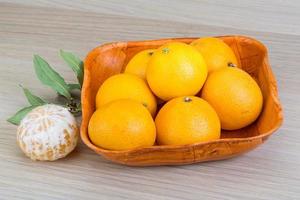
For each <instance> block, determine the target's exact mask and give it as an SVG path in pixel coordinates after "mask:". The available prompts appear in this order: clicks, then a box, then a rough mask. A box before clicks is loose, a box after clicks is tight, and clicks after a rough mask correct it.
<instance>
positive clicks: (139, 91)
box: [96, 74, 157, 115]
mask: <svg viewBox="0 0 300 200" xmlns="http://www.w3.org/2000/svg"><path fill="white" fill-rule="evenodd" d="M118 99H132V100H136V101H139V102H141V103H142V104H144V105H145V106H146V107H147V108H148V110H149V111H150V113H151V114H152V115H154V114H155V112H156V107H157V105H156V98H155V96H154V95H153V94H152V92H151V90H150V88H149V87H148V85H147V83H146V82H145V81H144V80H143V79H141V78H139V77H138V76H136V75H132V74H118V75H114V76H111V77H109V78H108V79H107V80H106V81H105V82H104V83H103V84H102V85H101V86H100V88H99V90H98V92H97V95H96V108H97V109H98V108H100V107H101V106H104V105H105V104H107V103H109V102H112V101H114V100H118Z"/></svg>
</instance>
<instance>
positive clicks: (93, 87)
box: [81, 36, 283, 166]
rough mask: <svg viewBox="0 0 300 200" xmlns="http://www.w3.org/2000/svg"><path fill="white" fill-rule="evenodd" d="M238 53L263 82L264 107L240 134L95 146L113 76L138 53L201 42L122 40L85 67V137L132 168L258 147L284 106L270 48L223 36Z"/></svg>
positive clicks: (200, 159)
mask: <svg viewBox="0 0 300 200" xmlns="http://www.w3.org/2000/svg"><path fill="white" fill-rule="evenodd" d="M219 38H221V39H222V40H223V41H224V42H226V43H227V44H228V45H229V46H230V47H231V48H232V49H233V51H234V52H235V54H236V56H237V58H238V60H239V63H240V66H241V68H242V69H243V70H245V71H246V72H248V73H249V74H250V75H251V76H252V77H253V78H254V79H255V80H256V81H257V83H258V84H259V86H260V88H261V90H262V93H263V97H264V106H263V110H262V113H261V114H260V116H259V118H258V119H257V120H256V121H255V122H254V123H253V124H251V125H250V126H248V127H245V128H243V129H240V130H236V131H222V134H221V139H219V140H216V141H211V142H204V143H196V144H190V145H180V146H167V145H163V146H158V145H155V146H152V147H147V148H140V149H133V150H126V151H111V150H106V149H102V148H100V147H97V146H95V145H94V144H93V143H92V142H91V141H90V139H89V136H88V123H89V120H90V117H91V115H92V114H93V112H94V111H95V96H96V93H97V90H98V88H99V87H100V85H101V84H102V83H103V82H104V81H105V79H107V78H108V77H110V76H112V75H114V74H118V73H121V72H123V70H124V67H125V66H126V64H127V63H128V61H129V60H130V59H131V58H132V56H133V55H135V54H136V53H138V52H139V51H141V50H144V49H149V48H157V47H159V46H161V45H163V44H165V43H167V42H171V41H180V42H185V43H190V42H192V41H193V40H194V39H196V38H173V39H161V40H151V41H137V42H116V43H110V44H105V45H102V46H99V47H97V48H95V49H93V50H92V51H91V52H90V53H89V54H88V55H87V57H86V60H85V63H84V83H83V88H82V97H81V101H82V124H81V138H82V140H83V142H84V143H85V144H86V145H87V146H88V147H89V148H91V149H92V150H94V151H95V152H96V153H98V154H100V155H102V156H104V157H105V158H107V159H109V160H111V161H113V162H116V163H121V164H125V165H131V166H153V165H182V164H190V163H197V162H203V161H211V160H221V159H226V158H230V157H234V156H237V155H239V154H242V153H244V152H247V151H249V150H251V149H254V148H255V147H257V146H258V145H260V144H262V143H263V142H264V141H265V140H266V139H268V137H269V136H270V135H271V134H272V133H273V132H274V131H275V130H276V129H278V128H279V126H280V125H281V123H282V120H283V116H282V108H281V105H280V102H279V99H278V93H277V86H276V81H275V77H274V75H273V73H272V70H271V68H270V65H269V61H268V54H267V49H266V48H265V46H264V45H263V44H262V43H260V42H258V41H257V40H255V39H252V38H249V37H244V36H221V37H219Z"/></svg>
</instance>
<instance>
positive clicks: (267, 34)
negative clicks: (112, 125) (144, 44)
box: [0, 0, 300, 200]
mask: <svg viewBox="0 0 300 200" xmlns="http://www.w3.org/2000/svg"><path fill="white" fill-rule="evenodd" d="M226 34H244V35H248V36H251V37H255V38H257V39H259V40H261V41H262V42H263V43H264V44H266V46H267V47H268V49H269V52H270V60H271V65H272V68H273V71H274V73H275V75H276V77H277V81H278V86H279V94H280V98H281V102H282V104H283V108H284V123H283V126H282V127H281V128H280V130H278V131H277V132H276V134H274V135H273V136H272V137H271V138H270V139H269V140H268V141H267V142H266V143H265V144H264V145H262V146H260V147H259V148H257V149H255V150H253V151H251V152H249V153H247V154H245V155H242V156H240V157H237V158H233V159H230V160H224V161H218V162H208V163H201V164H194V165H187V166H176V167H170V166H163V167H143V168H137V167H125V166H121V165H116V164H112V163H111V162H109V161H106V160H105V159H103V158H101V157H100V156H98V155H96V154H95V153H94V152H92V151H91V150H90V149H88V148H87V147H86V146H85V145H84V144H82V143H80V144H79V146H78V147H77V148H76V150H75V151H74V152H73V153H72V154H71V155H70V156H68V157H67V158H65V159H61V160H59V161H56V162H33V161H31V160H30V159H28V158H27V157H25V156H24V154H23V153H22V152H21V151H20V149H19V147H18V146H17V144H16V127H15V126H13V125H11V124H9V123H8V122H6V119H7V118H8V117H9V116H11V115H12V114H13V113H14V112H15V111H16V110H17V109H19V108H21V107H23V106H25V105H27V102H26V100H25V98H24V97H23V93H22V91H21V89H20V88H19V87H18V84H19V83H22V84H23V85H24V86H26V87H28V88H30V89H31V90H32V91H33V92H34V93H36V94H39V95H40V96H43V97H45V99H47V100H49V101H52V100H53V99H54V97H55V94H54V93H53V92H52V91H51V90H50V89H49V88H47V87H44V86H42V85H41V84H40V83H39V81H38V80H37V78H36V77H35V74H34V70H33V64H32V56H33V54H39V55H41V56H42V57H44V58H46V59H47V60H48V61H49V62H50V63H51V64H52V66H54V67H55V69H57V70H58V71H59V72H60V73H62V74H63V75H64V77H66V79H67V81H75V77H74V75H73V73H72V71H71V70H70V69H69V68H68V67H66V65H65V64H64V63H63V61H62V60H61V59H60V58H59V56H58V51H59V49H65V50H70V51H72V52H74V53H76V54H78V55H79V56H80V57H81V58H84V57H85V55H86V54H87V52H88V51H89V50H90V49H92V48H93V47H95V46H97V45H99V44H103V43H106V42H112V41H126V40H145V39H155V38H166V37H187V36H196V37H198V36H199V37H200V36H207V35H226ZM299 63H300V3H299V1H297V0H293V1H281V0H273V1H266V0H261V1H237V0H232V1H225V0H218V1H208V0H207V1H206V0H205V1H204V0H201V1H200V0H190V1H183V0H182V1H179V0H175V1H167V0H163V1H144V0H131V1H121V0H109V1H96V0H95V1H84V0H75V1H74V0H64V1H58V0H39V1H32V0H18V1H10V2H9V1H7V2H6V1H3V0H0V70H1V71H0V105H1V113H0V118H1V120H0V130H1V133H0V199H1V200H2V199H9V200H10V199H22V200H24V199H151V200H152V199H289V200H290V199H300V156H299V154H300V133H299V130H300V117H299V113H300V92H299V89H300V65H299Z"/></svg>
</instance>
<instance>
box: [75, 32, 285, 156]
mask: <svg viewBox="0 0 300 200" xmlns="http://www.w3.org/2000/svg"><path fill="white" fill-rule="evenodd" d="M213 37H217V38H232V37H233V38H234V39H236V38H243V39H249V40H251V41H252V42H254V43H256V45H258V46H260V47H261V48H262V49H264V52H265V55H264V57H263V62H264V63H265V65H266V66H267V67H266V70H267V73H268V74H269V83H270V85H271V92H270V95H271V98H272V100H273V101H274V103H275V104H276V106H277V108H278V112H279V113H278V117H279V120H278V121H277V123H276V125H275V126H274V127H273V128H272V129H270V130H269V131H267V132H265V133H263V134H260V135H257V136H251V137H245V138H223V139H218V140H213V141H208V142H199V143H193V144H186V145H153V146H149V147H140V148H135V149H129V150H109V149H103V148H101V147H98V146H96V145H94V144H93V143H92V142H91V141H90V139H89V136H88V131H85V130H84V129H85V127H87V126H88V120H86V119H85V118H84V117H85V116H84V115H85V113H84V110H82V123H81V127H80V136H81V139H82V140H83V142H84V144H86V145H87V146H88V147H89V148H91V149H92V150H94V151H95V152H97V153H100V154H107V153H111V154H132V153H136V152H139V153H140V152H149V151H158V150H159V151H160V150H172V149H179V148H192V147H196V146H197V147H198V146H202V145H210V144H218V143H227V142H248V141H252V140H258V139H263V138H265V137H268V136H270V135H271V134H272V133H273V132H275V131H276V130H277V129H278V128H279V127H280V126H281V125H282V123H283V110H282V106H281V103H280V100H279V96H278V91H277V82H276V79H275V76H274V74H273V72H272V69H271V66H270V63H269V59H268V50H267V48H266V47H265V45H264V44H263V43H261V42H260V41H258V40H256V39H254V38H252V37H248V36H243V35H221V36H213ZM198 38H200V37H178V38H162V39H154V40H143V41H142V40H141V41H128V42H124V41H123V42H122V41H121V42H111V43H105V44H102V45H100V46H97V47H95V48H94V49H92V50H91V51H90V52H89V53H88V54H87V56H86V59H85V60H84V81H83V87H82V93H81V103H82V109H84V104H85V103H87V102H84V99H85V97H84V95H85V92H84V91H85V90H86V88H87V87H88V86H89V83H90V80H89V79H88V77H89V76H90V71H89V70H88V69H87V68H88V67H89V66H88V64H87V63H89V62H90V59H91V58H92V57H93V56H94V54H95V52H97V50H99V49H108V48H114V47H123V48H129V47H136V46H141V45H145V44H151V43H156V42H167V41H174V40H175V41H191V40H195V39H198ZM263 141H264V140H263Z"/></svg>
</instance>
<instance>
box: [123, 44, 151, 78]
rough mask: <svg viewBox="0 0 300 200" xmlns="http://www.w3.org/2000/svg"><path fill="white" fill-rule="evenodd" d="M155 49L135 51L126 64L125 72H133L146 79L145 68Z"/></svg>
mask: <svg viewBox="0 0 300 200" xmlns="http://www.w3.org/2000/svg"><path fill="white" fill-rule="evenodd" d="M154 51H155V49H147V50H143V51H141V52H139V53H137V54H136V55H135V56H134V57H133V58H132V59H131V60H130V61H129V63H128V64H127V65H126V68H125V71H124V72H125V73H129V74H134V75H137V76H138V77H140V78H142V79H143V80H146V70H147V67H148V63H149V60H150V58H151V56H152V54H153V52H154Z"/></svg>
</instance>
